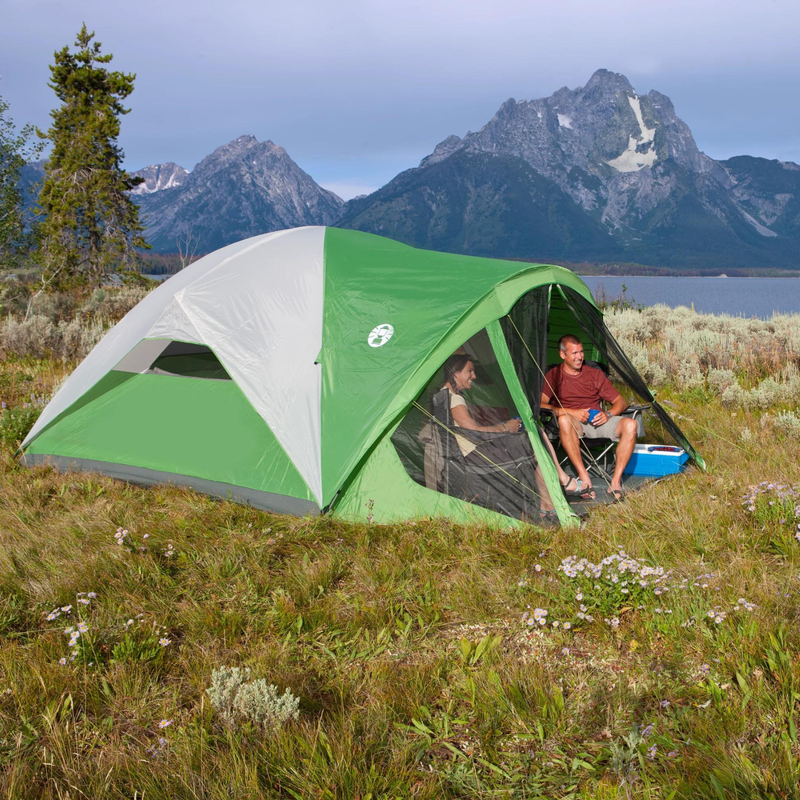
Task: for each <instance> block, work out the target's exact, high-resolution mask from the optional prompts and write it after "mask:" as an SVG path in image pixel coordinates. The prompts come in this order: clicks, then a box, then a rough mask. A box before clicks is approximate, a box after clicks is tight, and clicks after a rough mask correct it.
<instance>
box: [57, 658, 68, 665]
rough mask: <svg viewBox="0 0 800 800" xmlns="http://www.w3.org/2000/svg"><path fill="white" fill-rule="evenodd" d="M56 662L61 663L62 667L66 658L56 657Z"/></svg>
mask: <svg viewBox="0 0 800 800" xmlns="http://www.w3.org/2000/svg"><path fill="white" fill-rule="evenodd" d="M58 663H59V664H61V666H62V667H63V666H66V663H67V659H66V658H64V657H61V658H59V659H58Z"/></svg>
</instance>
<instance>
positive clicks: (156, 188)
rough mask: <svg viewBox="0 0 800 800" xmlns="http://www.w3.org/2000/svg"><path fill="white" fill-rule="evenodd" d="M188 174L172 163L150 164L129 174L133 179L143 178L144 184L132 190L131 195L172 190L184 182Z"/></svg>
mask: <svg viewBox="0 0 800 800" xmlns="http://www.w3.org/2000/svg"><path fill="white" fill-rule="evenodd" d="M188 174H189V173H188V171H187V170H185V169H184V168H183V167H181V166H179V165H178V164H176V163H175V162H173V161H167V162H166V163H165V164H150V166H147V167H144V168H143V169H140V170H137V171H136V172H131V177H133V178H144V183H140V184H139V185H138V186H137V187H136V188H134V189H133V190H132V191H131V194H140V195H141V194H152V193H153V192H161V191H164V190H165V189H174V188H175V187H176V186H180V185H181V184H182V183H183V182H184V181H185V180H186V176H187V175H188Z"/></svg>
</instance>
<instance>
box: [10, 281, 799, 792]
mask: <svg viewBox="0 0 800 800" xmlns="http://www.w3.org/2000/svg"><path fill="white" fill-rule="evenodd" d="M136 299H138V296H135V295H134V294H132V290H128V289H125V290H115V291H111V290H110V291H108V292H106V293H103V295H102V297H99V296H98V297H95V298H92V300H91V301H90V302H91V308H92V309H93V313H92V319H93V322H92V323H91V327H92V330H91V331H89V337H90V338H91V336H94V335H96V331H94V327H96V326H101V327H102V325H103V324H108V323H109V322H110V321H111V320H112V319H113V318H115V317H118V316H119V314H121V313H123V312H124V308H125V306H126V305H130V304H131V303H133V302H135V300H136ZM86 308H88V306H87V307H86ZM57 313H58V312H57V310H56V309H55V307H53V308H48V307H47V306H45V305H42V306H40V307H39V309H38V312H37V315H36V317H35V318H34V320H31V321H29V322H27V323H21V322H19V320H14V319H8V320H6V321H5V322H4V324H3V325H2V326H0V355H2V357H3V360H2V362H1V363H0V386H2V387H3V388H2V397H3V402H4V404H5V407H4V408H3V410H0V440H1V441H2V444H0V448H2V449H1V450H0V473H2V487H3V488H2V492H1V493H0V585H2V592H1V593H0V644H1V646H0V795H2V796H4V797H9V798H23V797H24V798H26V800H28V799H29V798H53V800H55V798H65V797H67V796H70V797H73V796H79V797H86V798H96V799H97V800H100V798H107V797H131V798H133V797H148V798H176V797H187V798H189V797H203V798H209V799H210V800H215V799H216V800H222V799H223V798H224V799H225V800H229V799H230V798H231V797H237V798H238V797H242V798H253V800H255V798H262V797H274V798H306V797H321V798H356V797H360V798H363V799H364V800H366V798H367V797H372V798H379V797H385V798H400V797H402V798H406V797H417V798H424V799H426V800H434V799H435V800H440V799H441V798H489V797H519V798H523V797H527V798H544V797H548V798H549V797H558V798H576V799H577V798H623V797H651V798H657V797H660V798H668V797H670V798H720V797H741V798H755V797H765V798H766V797H787V798H788V797H795V796H796V795H797V786H798V784H799V783H800V761H799V760H798V757H797V756H798V744H797V733H796V731H797V726H798V722H799V721H800V720H798V706H797V695H798V692H799V691H800V657H799V656H798V654H800V631H799V630H798V626H797V620H798V618H799V617H800V579H798V570H797V564H798V558H800V543H798V541H797V538H798V535H800V534H798V525H800V519H798V514H800V512H798V511H797V507H798V502H799V501H800V463H799V462H798V460H797V458H796V455H795V453H796V449H797V443H798V441H800V416H798V413H797V409H798V404H800V373H798V367H800V318H799V317H798V316H784V317H775V318H773V319H772V320H767V321H760V320H745V319H740V318H734V317H712V316H704V315H699V314H694V313H692V312H690V311H689V310H688V309H683V310H681V311H680V312H677V313H676V312H673V311H667V310H666V309H665V308H664V307H655V308H652V309H646V310H644V311H642V312H638V311H634V310H630V309H627V310H626V309H620V310H617V311H614V312H610V313H609V314H608V315H607V320H608V322H609V325H610V327H611V328H612V330H613V331H614V333H615V335H616V336H617V337H618V338H619V340H620V341H621V342H622V344H623V347H624V348H625V349H626V351H627V352H628V353H629V355H630V356H631V358H632V359H633V361H634V363H636V364H637V366H638V368H639V369H640V370H641V371H642V373H643V374H644V375H645V376H646V378H647V379H648V381H649V382H650V383H651V384H652V385H654V386H656V387H658V388H659V397H660V399H661V400H662V402H665V403H666V404H667V405H668V406H669V407H670V408H671V411H672V412H673V413H674V414H675V415H676V418H677V419H679V420H680V424H681V426H682V427H684V429H685V430H686V432H687V434H688V435H689V436H690V438H691V439H692V441H693V442H694V443H695V445H696V446H697V447H698V448H699V450H700V451H701V452H702V454H703V456H704V457H705V459H706V461H707V463H708V464H709V467H710V469H709V471H708V472H707V473H701V472H699V471H697V470H694V469H692V470H690V471H689V472H687V473H686V474H684V475H682V476H679V477H677V478H675V479H671V480H666V481H661V482H659V483H657V484H653V485H650V486H648V487H646V488H645V489H643V490H641V491H639V492H636V493H633V494H631V495H630V496H629V498H628V500H627V501H626V502H625V503H623V504H618V505H613V506H606V507H600V508H598V509H596V510H594V511H593V512H592V513H591V514H590V516H589V517H588V518H587V520H586V523H585V526H584V527H582V528H581V529H580V530H576V531H574V532H568V531H563V530H560V529H558V528H548V529H543V528H538V527H528V528H525V529H519V530H516V529H512V530H498V529H488V528H482V527H471V528H464V527H460V526H456V525H452V524H450V523H449V522H448V521H447V520H426V519H421V520H409V521H408V522H405V523H402V524H398V525H393V526H379V525H346V524H342V523H338V522H336V521H334V520H331V519H329V518H325V517H322V518H315V519H310V518H304V519H299V518H294V517H283V516H279V515H273V514H266V513H261V512H258V511H254V510H253V509H250V508H247V507H244V506H239V505H234V504H231V503H228V502H217V501H213V500H211V499H209V498H207V497H205V496H201V495H197V494H194V493H192V492H190V491H185V490H181V489H177V488H174V487H154V488H149V489H147V488H137V487H132V486H129V485H126V484H122V483H118V482H115V481H113V480H111V479H108V478H104V477H100V476H96V475H91V474H85V473H72V474H68V475H62V474H58V473H55V472H54V471H52V470H50V469H49V468H47V467H42V468H38V469H36V470H32V471H31V470H27V469H24V468H22V467H20V466H19V465H18V464H16V463H15V462H14V461H13V460H12V458H11V452H12V449H13V447H14V445H15V442H16V441H18V438H19V435H21V434H22V432H23V430H24V427H25V425H26V424H30V420H31V418H32V416H33V415H35V413H36V407H37V405H39V404H40V398H43V397H46V396H48V395H49V394H50V393H51V392H52V390H53V387H54V385H55V384H56V383H57V382H58V381H59V380H60V379H61V377H62V376H63V374H64V373H65V372H68V371H69V369H70V368H71V367H72V366H73V365H74V363H75V360H74V359H75V356H76V354H77V350H76V349H75V348H76V347H79V346H81V345H80V337H79V336H76V335H75V329H77V330H79V329H80V328H81V323H80V321H79V320H78V321H77V322H75V329H74V330H73V331H72V334H71V335H70V336H68V337H62V339H60V340H59V342H60V344H59V347H61V348H62V349H60V350H58V351H57V352H56V351H55V350H53V349H48V347H47V345H46V343H45V344H43V341H44V340H43V334H42V331H43V330H45V327H46V325H45V323H49V324H51V325H55V324H56V323H54V322H53V320H51V319H50V317H49V316H48V315H51V316H52V317H53V319H55V318H56V314H57ZM102 320H106V321H107V322H106V323H103V322H102ZM63 322H64V324H65V325H67V324H72V323H68V322H67V321H66V320H64V321H63ZM54 341H55V340H54ZM35 346H38V347H43V348H44V349H41V350H39V351H37V352H38V355H34V351H33V349H32V348H33V347H35ZM54 346H55V345H54ZM70 348H72V349H70ZM32 398H33V400H32ZM660 435H661V434H660V431H659V429H658V426H657V425H652V426H651V427H650V428H649V432H648V436H649V437H650V441H658V440H659V437H660ZM792 487H795V488H792ZM583 559H586V561H583ZM601 573H602V577H599V576H600V574H601ZM223 668H226V669H223ZM233 668H241V669H242V670H243V672H242V673H239V674H238V675H237V673H234V672H232V671H231V670H232V669H233ZM244 670H250V672H249V673H248V672H244ZM270 686H272V687H273V688H272V689H270V688H269V687H270ZM287 692H288V693H287ZM234 699H235V703H234Z"/></svg>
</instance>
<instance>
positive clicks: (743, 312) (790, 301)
mask: <svg viewBox="0 0 800 800" xmlns="http://www.w3.org/2000/svg"><path fill="white" fill-rule="evenodd" d="M581 278H582V279H583V280H584V281H585V282H586V285H587V286H588V287H589V288H590V289H591V290H592V292H593V293H595V294H596V292H597V289H598V288H600V287H602V288H604V289H605V292H606V296H607V297H608V298H609V299H612V298H616V297H619V296H620V295H621V294H622V284H625V286H626V287H627V291H626V292H625V296H626V297H627V298H628V299H629V300H632V301H634V302H637V303H641V304H642V305H645V306H652V305H655V304H656V303H663V304H664V305H668V306H671V307H672V308H675V307H676V306H691V305H692V303H694V309H695V311H699V312H703V313H706V314H733V315H736V316H744V317H761V318H762V319H766V318H767V317H771V316H772V313H773V312H774V311H779V312H782V313H784V314H788V313H795V314H797V313H800V277H798V278H661V277H658V278H655V277H654V278H649V277H642V276H630V277H618V276H611V277H609V276H599V275H586V276H584V275H581Z"/></svg>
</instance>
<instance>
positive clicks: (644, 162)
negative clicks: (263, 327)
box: [606, 95, 656, 172]
mask: <svg viewBox="0 0 800 800" xmlns="http://www.w3.org/2000/svg"><path fill="white" fill-rule="evenodd" d="M628 102H629V103H630V106H631V109H632V111H633V113H634V115H635V116H636V123H637V124H638V126H639V133H640V135H639V136H638V137H636V136H629V137H628V146H627V147H626V148H625V150H624V151H623V152H622V153H621V154H620V155H618V156H617V157H616V158H613V159H611V161H606V164H608V165H609V166H610V167H614V169H615V170H617V172H638V171H639V170H640V169H644V168H645V167H652V166H653V164H655V163H656V148H655V135H656V129H655V128H648V127H647V126H646V125H645V124H644V119H643V117H642V104H641V102H640V101H639V98H638V97H637V96H636V95H634V96H633V97H631V96H630V95H628ZM644 145H647V149H646V150H645V151H644V152H639V149H640V148H641V149H644V147H643V146H644Z"/></svg>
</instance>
